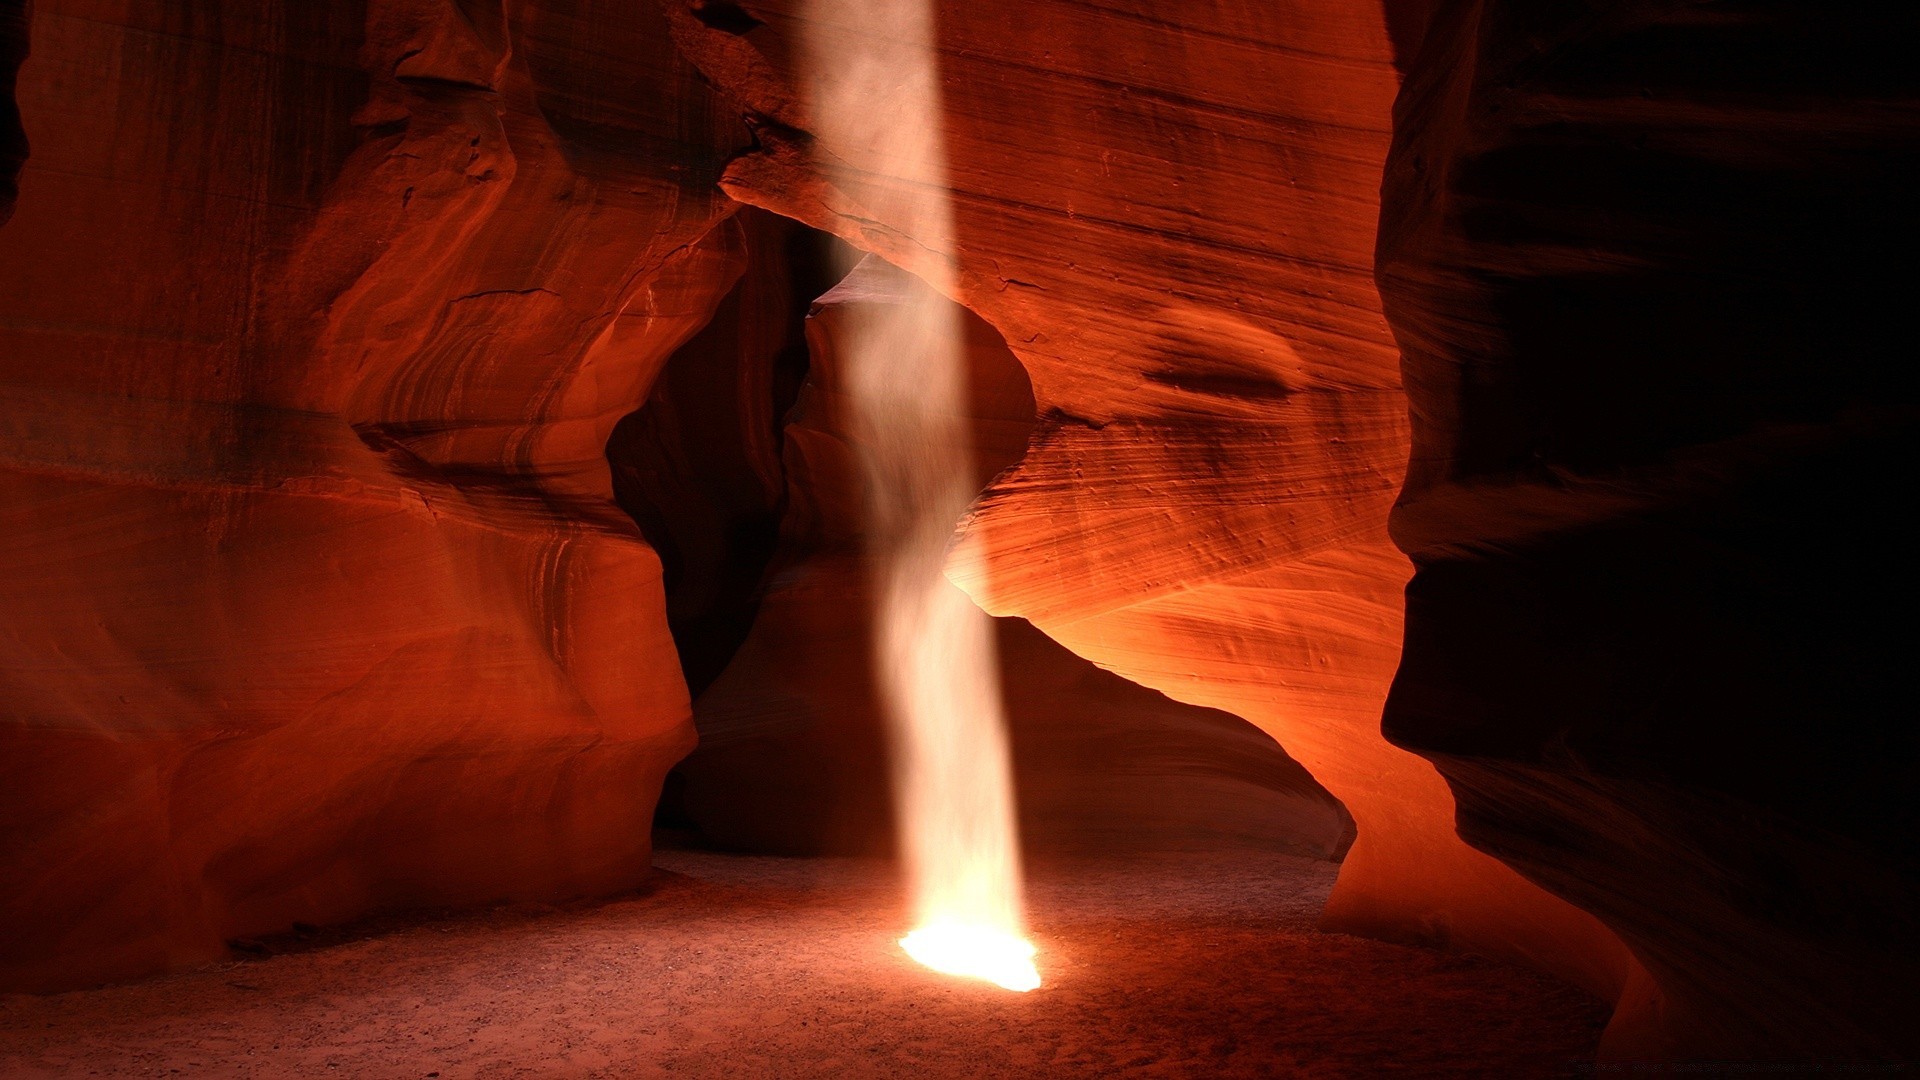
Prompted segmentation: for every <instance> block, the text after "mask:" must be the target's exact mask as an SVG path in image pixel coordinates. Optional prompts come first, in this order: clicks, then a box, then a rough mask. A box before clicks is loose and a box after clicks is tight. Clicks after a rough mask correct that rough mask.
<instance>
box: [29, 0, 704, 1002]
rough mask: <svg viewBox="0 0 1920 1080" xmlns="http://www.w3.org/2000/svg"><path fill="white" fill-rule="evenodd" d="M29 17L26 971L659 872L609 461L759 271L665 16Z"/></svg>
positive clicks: (655, 583)
mask: <svg viewBox="0 0 1920 1080" xmlns="http://www.w3.org/2000/svg"><path fill="white" fill-rule="evenodd" d="M12 30H13V27H12V26H11V25H10V24H8V25H0V32H4V33H5V34H6V36H7V41H8V43H9V46H8V47H9V48H11V42H12V41H13V36H12ZM31 44H32V54H31V58H30V59H29V60H27V62H26V63H25V65H24V66H23V67H22V68H21V70H20V75H19V83H18V91H17V96H18V102H19V106H20V113H21V115H22V117H23V118H24V125H25V130H26V134H27V137H28V138H29V139H30V141H31V151H32V152H31V157H30V158H29V159H28V161H27V164H26V166H25V169H24V171H23V172H22V174H21V176H20V184H19V198H18V201H17V203H16V204H15V205H14V206H13V214H12V219H11V221H9V222H7V223H6V225H5V227H4V229H0V312H3V313H4V316H3V317H0V399H3V402H4V406H3V407H0V566H3V567H4V570H0V625H4V633H0V680H4V694H3V695H0V883H4V884H0V927H4V932H0V985H4V986H6V987H29V988H31V987H45V986H55V985H76V984H83V983H86V982H88V981H95V980H100V979H104V978H110V977H117V976H124V975H131V974H138V973H143V972H147V971H152V970H156V969H159V968H163V967H166V966H169V965H174V964H178V963H183V962H192V961H194V960H199V959H205V958H208V957H210V956H213V955H216V954H217V953H218V951H219V949H220V945H221V940H222V939H223V938H226V937H231V936H235V935H245V934H253V933H259V932H267V931H273V930H277V929H284V928H285V927H286V926H287V925H288V924H289V922H290V921H291V920H294V919H301V920H307V921H313V922H319V921H324V920H336V919H340V918H344V917H347V916H351V915H354V914H356V913H359V912H361V911H365V910H367V909H369V908H372V907H376V906H383V905H406V904H420V903H442V902H476V901H487V900H493V899H497V898H501V897H559V896H570V895H579V894H583V893H592V892H599V891H606V890H610V889H614V888H619V887H623V886H625V885H628V884H630V883H632V882H634V881H636V880H638V879H639V877H640V876H641V875H642V874H643V873H644V872H645V868H646V864H647V855H648V828H647V827H648V822H649V819H650V816H651V811H652V802H653V796H654V793H655V792H656V791H657V788H658V784H659V782H660V778H661V776H662V774H663V773H664V772H665V770H666V769H667V767H668V766H669V765H670V764H671V763H672V762H673V761H675V760H676V759H678V758H679V757H680V756H681V755H682V754H684V753H685V751H686V750H687V749H688V748H689V747H690V745H691V743H692V739H693V736H692V729H691V726H690V724H689V722H688V705H687V698H686V691H685V688H684V684H683V683H682V681H681V676H680V672H679V670H678V668H677V666H676V665H675V663H674V662H673V648H672V642H671V640H670V639H669V638H668V636H667V628H666V625H665V623H664V620H663V619H662V608H661V600H660V589H659V580H658V578H659V567H658V562H657V560H656V559H655V558H654V557H653V555H652V553H651V552H650V551H649V550H648V548H647V547H646V546H645V544H644V543H642V542H641V540H640V537H639V534H638V533H637V531H636V530H635V528H634V525H633V523H632V521H631V520H630V519H629V518H627V517H626V516H625V515H624V514H622V513H620V512H619V510H618V509H617V508H616V507H614V505H613V504H612V501H611V492H610V486H609V481H608V475H607V468H606V460H605V458H604V455H603V447H604V444H605V442H606V439H607V436H608V433H609V431H610V430H611V428H612V427H613V425H614V423H615V421H616V420H617V419H618V418H619V417H620V416H621V415H622V414H624V413H625V412H627V411H629V410H631V408H632V407H633V403H634V402H636V401H638V400H640V399H641V398H643V397H644V396H645V392H646V388H647V385H648V383H649V381H650V380H651V378H652V377H653V373H654V372H655V371H656V370H657V368H658V366H659V365H660V363H662V362H663V361H664V359H665V357H666V356H667V355H668V354H669V353H670V352H671V351H672V349H673V348H674V347H675V346H676V345H678V344H679V343H680V342H681V341H682V340H684V339H685V338H686V337H687V336H688V335H690V334H692V333H693V332H694V331H695V330H697V329H698V328H699V326H700V325H701V324H702V323H703V322H704V321H705V320H706V319H707V317H708V314H709V313H710V311H711V309H712V307H713V305H714V304H715V303H716V302H717V301H718V300H719V298H720V297H721V295H722V294H724V293H725V291H726V290H727V288H728V286H729V285H730V284H731V282H732V280H733V278H734V277H735V276H736V275H737V274H738V273H739V264H740V259H739V252H738V248H737V238H736V237H735V235H734V233H733V232H732V230H731V229H730V227H728V228H722V229H719V230H717V231H716V230H715V225H716V223H719V222H721V221H722V219H723V218H724V216H725V215H726V214H728V213H729V212H730V211H731V206H730V204H728V203H727V202H726V201H725V200H724V198H723V197H721V196H720V195H719V194H718V193H717V192H716V191H715V190H714V188H713V179H714V175H715V172H716V170H717V167H718V163H719V162H720V161H722V160H724V158H725V157H726V156H727V155H728V154H729V153H730V152H731V150H732V146H731V145H730V143H729V142H728V140H729V139H731V138H733V137H734V136H732V135H728V134H725V133H726V132H737V131H738V130H739V127H738V121H737V119H736V118H733V117H731V116H728V115H725V114H724V113H723V114H715V113H713V112H712V111H711V110H710V109H709V102H708V99H707V98H706V97H705V96H704V95H703V93H702V92H701V91H700V89H699V84H698V82H697V80H696V79H695V78H694V77H693V76H692V74H691V71H690V70H689V69H688V68H687V67H686V65H685V64H684V63H683V62H682V61H680V60H678V59H677V58H676V57H675V56H674V54H673V53H672V52H671V50H670V48H669V46H668V45H667V43H666V38H665V28H664V25H663V23H662V21H661V19H660V17H659V15H658V13H657V12H655V11H653V10H651V9H647V8H645V7H644V5H641V6H636V5H631V4H624V3H611V2H608V3H591V4H542V3H532V4H515V5H513V14H512V17H511V18H510V19H509V18H503V17H502V16H501V15H500V13H499V11H498V10H497V5H496V6H495V8H489V6H488V5H487V4H485V3H463V4H454V3H436V2H431V0H428V2H415V3H398V2H386V0H375V2H373V3H372V4H370V5H369V10H365V11H362V10H361V9H360V7H359V5H356V4H351V3H340V4H320V3H305V2H301V3H293V2H289V3H285V4H280V5H269V6H268V7H267V8H266V9H264V10H254V9H251V8H249V9H248V10H246V11H240V10H239V9H235V10H234V11H232V12H230V13H229V14H227V15H226V16H224V17H222V16H220V15H218V14H215V13H212V12H211V10H210V9H207V8H206V7H205V6H204V5H143V6H138V7H137V8H132V9H128V10H127V11H126V12H124V13H121V14H119V15H116V16H110V17H103V16H101V15H100V13H99V12H98V11H97V10H95V9H94V6H93V5H84V4H67V3H62V2H61V0H41V2H40V3H38V4H36V5H35V9H34V11H33V17H32V42H31ZM5 59H6V57H5V56H0V61H3V60H5ZM4 126H5V125H4V124H3V123H0V127H4ZM0 143H4V150H5V151H6V152H8V153H11V152H12V151H13V149H14V148H15V144H16V140H13V139H11V138H9V137H7V136H6V134H5V133H4V132H0ZM0 164H4V163H0ZM9 171H10V170H9Z"/></svg>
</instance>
